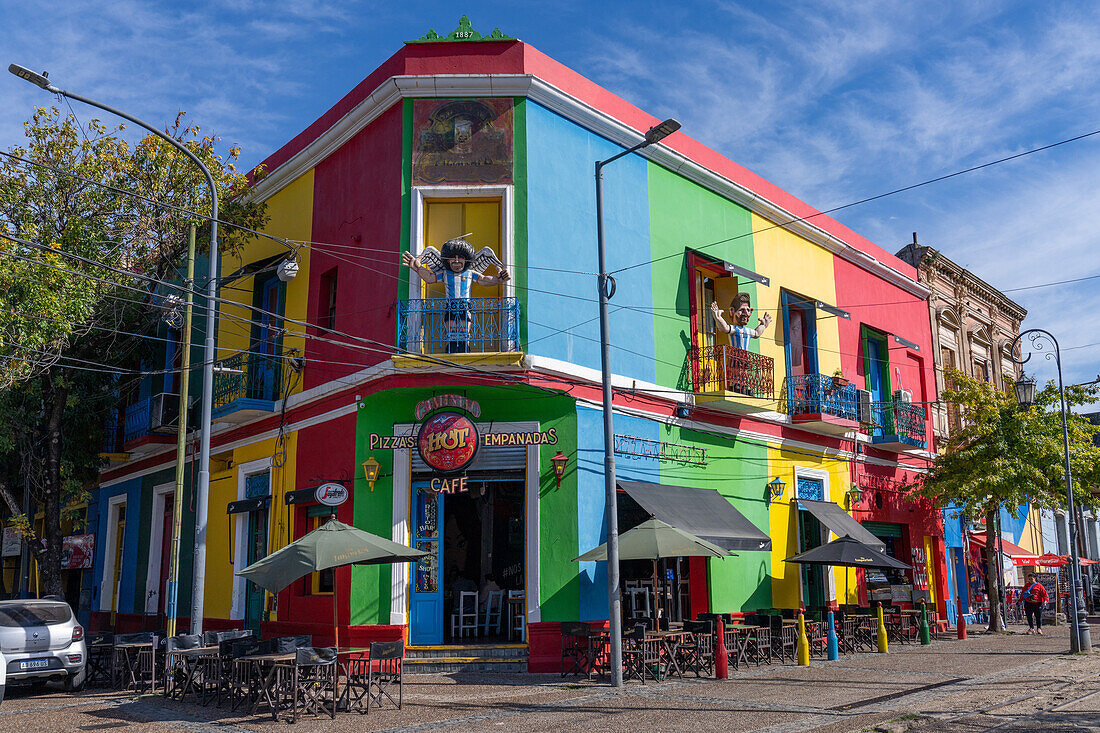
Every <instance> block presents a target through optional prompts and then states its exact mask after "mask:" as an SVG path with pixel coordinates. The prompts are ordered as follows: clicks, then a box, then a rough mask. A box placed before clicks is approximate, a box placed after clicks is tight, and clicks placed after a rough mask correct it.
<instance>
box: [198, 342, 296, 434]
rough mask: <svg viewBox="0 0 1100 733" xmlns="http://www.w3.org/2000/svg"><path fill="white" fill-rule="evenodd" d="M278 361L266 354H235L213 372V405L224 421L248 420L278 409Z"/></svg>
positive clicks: (214, 415)
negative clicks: (276, 407)
mask: <svg viewBox="0 0 1100 733" xmlns="http://www.w3.org/2000/svg"><path fill="white" fill-rule="evenodd" d="M278 383H279V363H278V360H277V359H276V358H275V357H273V356H265V355H263V354H253V353H247V354H234V355H233V356H231V357H229V358H228V359H224V360H222V361H221V362H220V363H219V365H218V369H217V370H216V371H215V373H214V409H213V412H212V413H211V415H212V417H213V418H214V419H215V420H218V421H221V422H234V423H240V422H247V421H249V420H252V419H255V418H257V417H262V416H264V415H267V414H270V413H272V412H274V411H275V400H276V398H277V385H278Z"/></svg>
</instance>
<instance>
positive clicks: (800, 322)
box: [783, 290, 818, 378]
mask: <svg viewBox="0 0 1100 733" xmlns="http://www.w3.org/2000/svg"><path fill="white" fill-rule="evenodd" d="M783 336H784V340H785V341H786V344H787V347H786V349H787V353H786V357H787V376H788V378H789V377H796V376H803V375H807V374H817V372H818V369H817V309H816V307H815V304H814V301H813V300H810V299H808V298H804V297H802V296H800V295H795V294H794V293H789V292H787V291H786V290H784V291H783Z"/></svg>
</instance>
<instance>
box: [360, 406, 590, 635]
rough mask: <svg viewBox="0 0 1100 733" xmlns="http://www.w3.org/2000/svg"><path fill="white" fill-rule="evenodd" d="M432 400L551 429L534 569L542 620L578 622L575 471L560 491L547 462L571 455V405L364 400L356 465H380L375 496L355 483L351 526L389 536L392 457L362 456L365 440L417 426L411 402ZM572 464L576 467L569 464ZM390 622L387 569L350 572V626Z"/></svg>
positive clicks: (386, 453) (542, 470)
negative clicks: (477, 407)
mask: <svg viewBox="0 0 1100 733" xmlns="http://www.w3.org/2000/svg"><path fill="white" fill-rule="evenodd" d="M436 394H463V395H465V396H466V397H468V398H470V399H472V400H476V401H477V402H478V403H479V404H480V405H481V416H480V417H479V418H477V420H478V421H479V422H494V421H496V422H504V421H508V422H513V421H515V422H518V421H537V422H538V423H539V426H540V429H541V430H548V429H550V428H556V429H557V437H558V443H557V445H553V446H542V448H541V449H540V452H539V463H540V465H539V496H540V498H539V502H540V510H541V511H540V516H539V527H540V530H541V537H540V546H541V551H540V562H539V581H540V596H541V598H542V613H543V619H544V620H559V619H572V618H576V613H577V564H576V563H574V562H572V560H573V558H574V557H576V556H577V552H576V548H577V498H576V480H575V476H574V473H573V470H572V469H573V466H570V467H569V468H570V470H567V472H566V475H565V477H564V479H563V480H562V484H561V489H558V487H557V482H556V480H555V479H554V473H553V469H552V467H551V464H550V456H552V455H553V454H554V453H555V451H557V450H561V451H562V452H563V453H565V454H566V455H569V456H575V455H576V453H577V418H576V407H575V404H574V401H573V399H572V398H570V397H568V396H565V395H559V394H552V393H549V392H546V391H543V390H539V389H535V388H531V387H526V386H521V385H514V386H500V387H496V386H493V387H461V388H459V387H456V388H452V389H446V388H435V389H431V388H403V389H390V390H385V391H382V392H377V393H375V394H372V395H367V396H364V397H363V398H362V399H361V400H360V402H359V404H360V408H359V411H358V417H357V421H356V451H355V465H356V466H360V465H361V464H362V463H363V461H365V460H366V459H367V457H368V456H370V455H373V456H374V458H375V459H376V460H377V461H378V462H379V463H380V464H381V465H382V468H381V473H380V477H379V480H378V481H377V482H375V486H374V491H373V492H372V491H371V490H370V487H369V486H367V483H366V481H364V480H363V477H362V473H361V472H359V473H357V475H356V479H355V493H354V496H355V510H354V522H355V526H357V527H360V528H362V529H364V530H366V531H368V532H372V533H374V534H377V535H380V536H382V537H389V536H390V534H391V526H392V516H393V451H390V450H377V449H376V450H374V451H370V450H368V449H369V447H370V442H369V441H370V434H371V433H378V434H380V435H391V434H392V431H393V426H394V425H395V424H402V423H411V422H415V418H414V415H413V411H414V410H415V408H416V403H417V402H420V401H421V400H424V399H427V398H428V397H431V396H433V395H436ZM573 463H574V465H575V461H574V462H573ZM389 622H390V566H389V565H381V566H360V567H354V568H353V569H352V588H351V623H352V624H388V623H389Z"/></svg>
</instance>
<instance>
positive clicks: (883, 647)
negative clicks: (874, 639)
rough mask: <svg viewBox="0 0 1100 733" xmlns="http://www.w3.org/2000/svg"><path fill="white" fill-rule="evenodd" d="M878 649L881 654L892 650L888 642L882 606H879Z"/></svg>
mask: <svg viewBox="0 0 1100 733" xmlns="http://www.w3.org/2000/svg"><path fill="white" fill-rule="evenodd" d="M878 650H879V653H880V654H886V653H887V652H888V651H890V648H889V645H888V644H887V643H886V621H885V619H883V617H882V606H881V605H879V607H878Z"/></svg>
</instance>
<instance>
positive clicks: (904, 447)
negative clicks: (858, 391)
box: [871, 402, 928, 453]
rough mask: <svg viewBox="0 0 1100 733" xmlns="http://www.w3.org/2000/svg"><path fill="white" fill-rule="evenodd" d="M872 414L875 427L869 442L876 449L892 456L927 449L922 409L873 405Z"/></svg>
mask: <svg viewBox="0 0 1100 733" xmlns="http://www.w3.org/2000/svg"><path fill="white" fill-rule="evenodd" d="M872 411H873V414H874V418H875V425H874V430H873V431H872V433H871V443H872V444H873V445H874V446H875V447H876V448H881V449H882V450H888V451H893V452H895V453H908V452H915V451H921V450H926V449H927V447H928V441H927V439H926V437H925V430H926V429H927V428H926V425H927V423H926V422H925V418H924V408H923V407H921V406H920V405H914V404H912V403H911V402H875V403H872Z"/></svg>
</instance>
